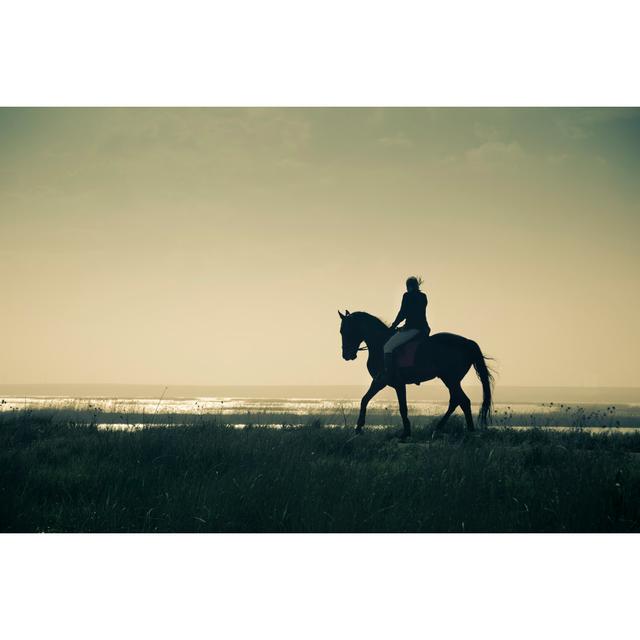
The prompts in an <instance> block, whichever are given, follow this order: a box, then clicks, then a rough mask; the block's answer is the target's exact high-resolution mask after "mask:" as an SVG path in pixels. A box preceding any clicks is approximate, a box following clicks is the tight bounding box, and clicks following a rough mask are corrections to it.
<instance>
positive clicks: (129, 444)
mask: <svg viewBox="0 0 640 640" xmlns="http://www.w3.org/2000/svg"><path fill="white" fill-rule="evenodd" d="M450 424H451V426H450V428H449V429H448V430H447V432H445V433H437V434H436V433H435V432H434V431H433V425H432V424H431V423H430V422H429V423H427V424H423V425H418V426H417V428H416V429H415V433H416V435H415V436H414V439H413V441H412V442H411V443H408V444H401V443H399V442H398V441H397V440H396V439H394V438H393V437H392V432H391V430H378V431H369V432H366V433H365V435H364V436H362V437H357V436H355V435H354V434H353V432H352V431H351V430H350V429H345V428H331V429H329V428H324V427H323V426H322V424H321V423H320V422H318V420H317V419H315V418H310V420H309V421H308V424H307V426H306V427H301V428H283V429H272V428H265V427H255V426H254V427H250V428H245V429H235V428H233V427H227V426H224V425H223V424H220V423H217V422H215V421H211V420H208V419H200V420H197V421H196V420H194V421H193V423H192V424H191V425H189V426H182V427H150V428H145V429H141V430H137V431H115V430H103V429H99V428H97V426H96V424H95V422H93V423H89V424H86V423H79V422H77V421H74V420H67V421H66V422H64V423H62V422H60V421H58V420H56V419H55V418H54V417H52V415H44V414H40V415H31V414H29V413H27V412H25V413H24V414H22V415H20V414H13V415H11V416H4V417H3V419H2V422H0V530H2V531H5V532H6V531H19V532H25V531H34V532H35V531H57V532H75V531H83V532H98V531H99V532H421V531H423V532H461V531H467V532H473V531H475V532H479V531H483V532H484V531H491V532H532V531H536V532H545V531H549V532H551V531H568V532H580V531H603V532H606V531H636V530H637V529H638V527H639V526H640V509H639V505H640V500H639V498H640V457H639V456H640V435H624V434H615V435H593V434H589V433H587V432H584V431H581V430H576V431H575V432H571V433H550V432H543V431H535V430H534V431H529V432H517V433H514V432H510V431H502V430H487V431H483V432H480V433H479V434H478V435H471V436H469V435H468V434H466V433H465V432H464V430H463V427H462V423H461V422H460V421H459V420H455V419H454V420H452V422H451V423H450Z"/></svg>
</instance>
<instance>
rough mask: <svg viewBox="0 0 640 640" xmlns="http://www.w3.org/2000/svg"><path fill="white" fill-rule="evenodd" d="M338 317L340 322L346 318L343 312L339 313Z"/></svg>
mask: <svg viewBox="0 0 640 640" xmlns="http://www.w3.org/2000/svg"><path fill="white" fill-rule="evenodd" d="M338 315H339V316H340V320H344V318H345V316H344V315H343V313H342V311H338ZM347 315H348V314H347Z"/></svg>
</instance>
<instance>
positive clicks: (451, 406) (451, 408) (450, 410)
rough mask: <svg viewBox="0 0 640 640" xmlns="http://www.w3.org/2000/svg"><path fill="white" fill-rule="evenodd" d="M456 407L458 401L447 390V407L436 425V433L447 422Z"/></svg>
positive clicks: (450, 391) (451, 392)
mask: <svg viewBox="0 0 640 640" xmlns="http://www.w3.org/2000/svg"><path fill="white" fill-rule="evenodd" d="M457 407H458V399H457V397H456V395H455V394H454V393H453V391H452V390H451V389H449V406H448V407H447V411H446V412H445V414H444V415H443V416H442V418H440V420H438V423H437V424H436V431H437V430H438V429H441V428H442V427H444V425H445V424H446V422H447V420H448V419H449V417H450V416H451V414H452V413H453V412H454V411H455V410H456V408H457Z"/></svg>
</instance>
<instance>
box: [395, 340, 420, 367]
mask: <svg viewBox="0 0 640 640" xmlns="http://www.w3.org/2000/svg"><path fill="white" fill-rule="evenodd" d="M421 342H422V340H410V341H409V342H407V343H406V344H403V345H401V346H400V347H399V348H398V355H397V356H396V366H397V367H399V368H403V367H413V366H414V364H415V359H416V351H417V350H418V347H419V346H420V343H421Z"/></svg>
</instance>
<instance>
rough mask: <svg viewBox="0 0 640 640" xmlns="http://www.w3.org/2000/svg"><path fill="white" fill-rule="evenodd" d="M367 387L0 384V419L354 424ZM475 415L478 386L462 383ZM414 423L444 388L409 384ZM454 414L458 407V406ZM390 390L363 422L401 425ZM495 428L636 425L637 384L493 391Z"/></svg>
mask: <svg viewBox="0 0 640 640" xmlns="http://www.w3.org/2000/svg"><path fill="white" fill-rule="evenodd" d="M365 391H366V386H349V385H342V386H337V385H315V386H313V385H306V386H303V385H279V386H278V385H271V386H257V385H256V386H248V385H245V386H206V385H199V386H185V385H175V386H162V385H121V384H66V385H65V384H40V385H33V384H31V385H29V384H27V385H0V416H2V417H4V418H6V417H8V416H11V415H12V414H14V415H15V414H16V413H25V412H28V413H35V412H37V413H50V414H52V416H53V417H54V418H56V419H60V420H65V419H71V418H73V419H74V420H76V421H78V422H87V423H91V424H96V425H97V426H98V427H101V428H112V429H136V428H142V427H151V426H161V425H167V424H170V425H175V426H180V425H187V424H193V422H194V420H208V421H215V422H218V423H223V424H227V425H230V426H234V427H236V428H243V427H246V426H249V425H251V426H270V427H297V426H305V425H309V424H316V425H317V424H322V425H324V426H328V427H330V426H347V427H351V426H354V425H355V422H356V418H357V415H358V410H359V404H360V398H361V397H362V394H363V393H364V392H365ZM465 391H466V392H467V394H468V395H469V397H470V398H471V400H472V403H473V405H474V411H475V412H476V413H477V409H478V408H479V404H480V402H481V400H482V390H481V388H480V386H477V385H467V386H465ZM407 395H408V404H409V415H410V418H411V420H412V422H413V424H414V425H420V424H428V423H429V422H431V421H433V420H434V419H436V418H437V417H438V416H440V415H442V414H443V413H444V411H445V409H446V406H447V404H448V393H447V390H446V389H445V388H444V387H443V386H442V385H439V384H435V383H433V384H432V383H423V384H422V385H420V386H417V385H411V386H409V387H408V393H407ZM458 413H459V410H458ZM399 424H400V418H399V415H398V407H397V401H396V398H395V394H394V392H393V390H390V389H385V390H384V391H383V392H381V393H380V394H379V395H378V396H376V398H375V399H374V400H372V401H371V403H370V404H369V409H368V412H367V425H369V426H371V427H374V428H375V427H386V426H393V425H399ZM492 425H493V427H494V428H545V429H567V428H588V429H624V430H628V429H636V428H640V388H635V387H633V388H631V387H516V386H504V387H502V386H499V385H497V386H496V387H495V390H494V411H493V420H492Z"/></svg>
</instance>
